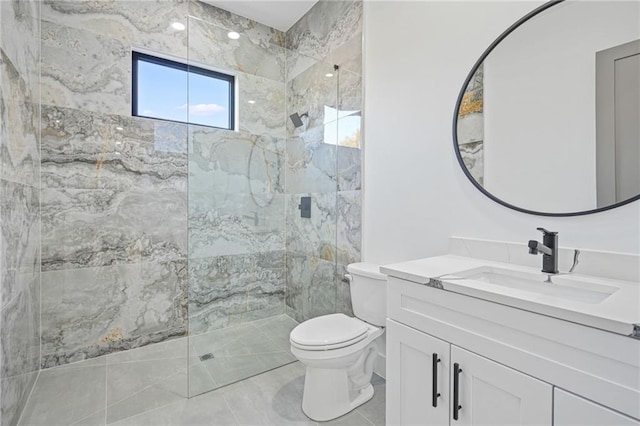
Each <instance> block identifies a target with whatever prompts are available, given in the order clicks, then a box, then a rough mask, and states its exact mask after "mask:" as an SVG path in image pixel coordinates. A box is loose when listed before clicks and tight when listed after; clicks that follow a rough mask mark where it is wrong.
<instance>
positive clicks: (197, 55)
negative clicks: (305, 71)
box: [188, 17, 285, 82]
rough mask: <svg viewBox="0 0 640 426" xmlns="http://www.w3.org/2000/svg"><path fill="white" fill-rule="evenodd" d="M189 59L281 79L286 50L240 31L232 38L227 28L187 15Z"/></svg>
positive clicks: (277, 79)
mask: <svg viewBox="0 0 640 426" xmlns="http://www.w3.org/2000/svg"><path fill="white" fill-rule="evenodd" d="M188 28H189V61H190V63H194V64H196V65H197V63H200V64H207V65H209V66H213V67H216V68H219V69H221V70H222V71H224V70H229V71H239V72H243V73H245V74H250V75H254V76H259V77H264V78H267V79H269V80H275V81H279V82H284V79H285V50H284V48H283V47H281V46H278V45H275V44H273V43H269V42H265V41H264V40H260V39H259V40H255V39H252V38H251V37H249V36H248V35H247V34H244V33H242V32H240V31H237V30H236V32H238V33H239V34H240V38H238V39H237V40H232V39H230V38H229V37H228V36H227V33H228V32H229V30H228V29H227V28H224V27H221V26H218V25H215V24H213V23H211V22H207V21H204V20H202V19H199V18H194V17H189V25H188Z"/></svg>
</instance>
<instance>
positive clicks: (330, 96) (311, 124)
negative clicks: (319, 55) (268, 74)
mask: <svg viewBox="0 0 640 426" xmlns="http://www.w3.org/2000/svg"><path fill="white" fill-rule="evenodd" d="M335 73H336V71H335V70H334V69H333V64H329V63H326V62H317V63H316V64H314V65H313V66H311V67H309V68H308V69H307V70H305V71H304V72H302V73H300V74H299V75H298V76H297V77H295V78H294V79H292V80H290V81H289V82H288V83H287V116H289V115H291V114H293V113H296V112H297V113H298V114H303V113H308V114H309V116H308V117H306V118H305V119H303V122H304V123H305V125H304V126H302V127H299V128H297V129H296V128H294V126H293V123H292V122H291V120H289V119H287V134H288V136H295V135H298V134H300V133H302V132H304V131H306V130H307V129H313V128H315V127H318V126H322V125H324V124H325V123H329V122H331V121H335V120H337V118H338V78H337V76H336V74H335ZM329 74H330V75H332V77H327V75H329Z"/></svg>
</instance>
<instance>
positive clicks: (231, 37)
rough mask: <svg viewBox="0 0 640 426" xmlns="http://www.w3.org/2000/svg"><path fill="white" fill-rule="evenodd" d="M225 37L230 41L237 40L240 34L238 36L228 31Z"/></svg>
mask: <svg viewBox="0 0 640 426" xmlns="http://www.w3.org/2000/svg"><path fill="white" fill-rule="evenodd" d="M227 37H229V38H230V39H231V40H237V39H239V38H240V34H238V33H237V32H235V31H229V32H228V33H227Z"/></svg>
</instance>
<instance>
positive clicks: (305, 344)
mask: <svg viewBox="0 0 640 426" xmlns="http://www.w3.org/2000/svg"><path fill="white" fill-rule="evenodd" d="M368 330H369V327H368V325H367V323H365V322H364V321H361V320H359V319H357V318H351V317H348V316H346V315H344V314H331V315H324V316H321V317H317V318H313V319H310V320H308V321H305V322H303V323H302V324H300V325H298V326H297V327H296V328H294V329H293V331H292V332H291V334H290V338H289V340H290V342H291V345H292V346H293V347H296V348H298V349H302V350H307V351H327V350H332V349H340V348H344V347H347V346H351V345H353V344H355V343H358V342H360V341H362V340H364V339H365V338H366V337H367V335H368V333H367V331H368Z"/></svg>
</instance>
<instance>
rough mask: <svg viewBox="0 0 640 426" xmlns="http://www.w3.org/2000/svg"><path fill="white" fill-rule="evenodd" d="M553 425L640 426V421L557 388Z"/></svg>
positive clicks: (555, 390) (554, 399) (554, 393)
mask: <svg viewBox="0 0 640 426" xmlns="http://www.w3.org/2000/svg"><path fill="white" fill-rule="evenodd" d="M638 404H640V401H638ZM553 424H554V425H555V426H640V421H637V420H634V419H632V418H631V417H627V416H624V415H622V414H620V413H616V412H615V411H613V410H610V409H608V408H606V407H603V406H602V405H598V404H595V403H593V402H591V401H588V400H586V399H584V398H580V397H579V396H576V395H573V394H571V393H569V392H565V391H563V390H562V389H559V388H555V389H554V390H553Z"/></svg>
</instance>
